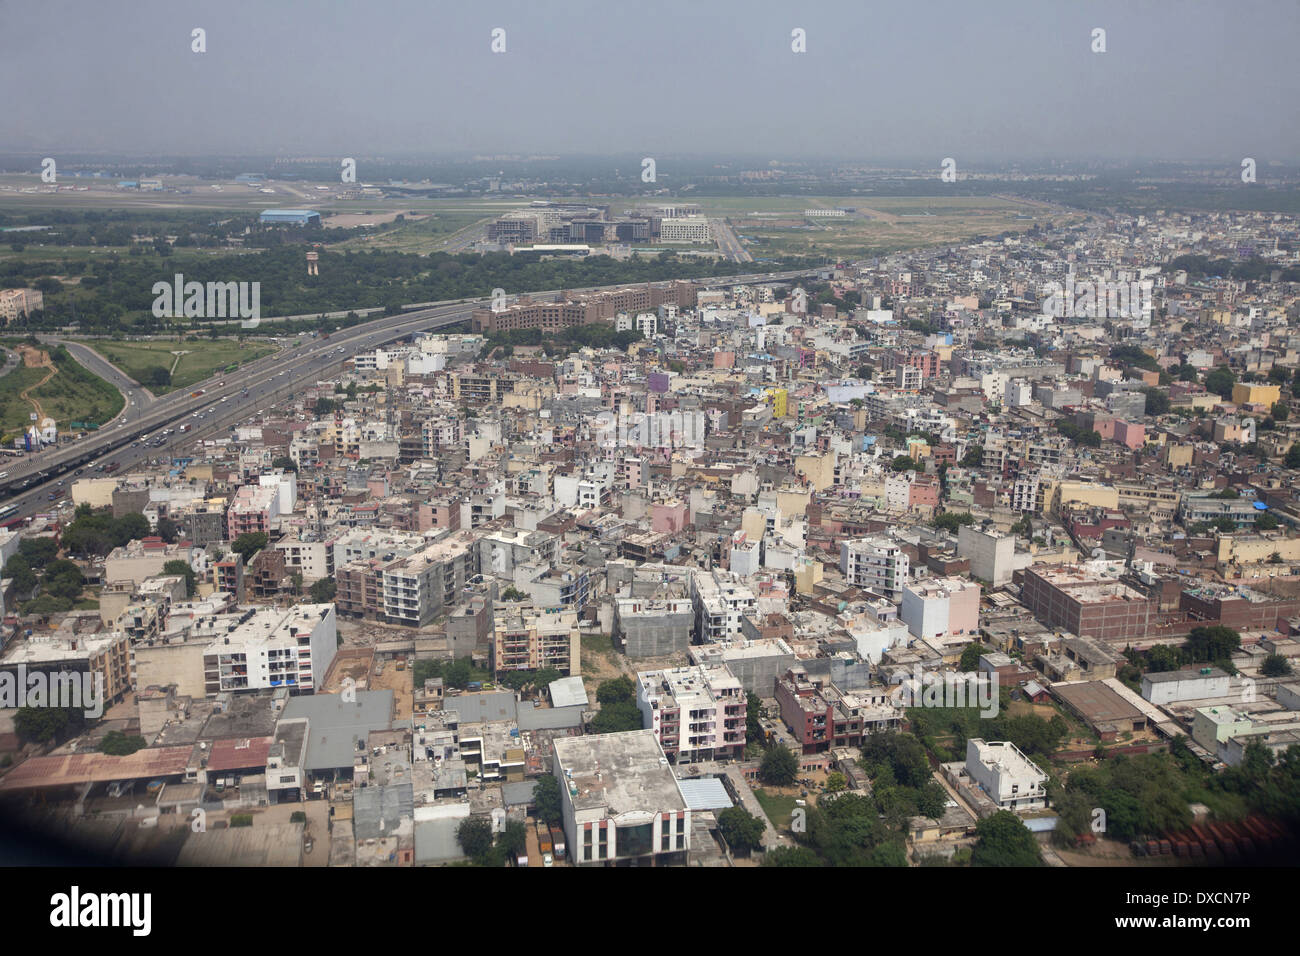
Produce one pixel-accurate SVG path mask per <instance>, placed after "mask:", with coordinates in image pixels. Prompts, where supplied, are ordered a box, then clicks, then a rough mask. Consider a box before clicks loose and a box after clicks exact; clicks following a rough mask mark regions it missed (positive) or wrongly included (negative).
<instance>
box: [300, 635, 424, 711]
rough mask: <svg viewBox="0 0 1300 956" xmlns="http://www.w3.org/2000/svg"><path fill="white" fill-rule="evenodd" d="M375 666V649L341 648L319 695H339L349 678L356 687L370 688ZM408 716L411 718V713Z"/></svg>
mask: <svg viewBox="0 0 1300 956" xmlns="http://www.w3.org/2000/svg"><path fill="white" fill-rule="evenodd" d="M374 665H375V649H374V648H373V647H344V648H340V649H339V651H338V653H337V654H335V655H334V660H333V661H331V662H330V669H329V671H328V673H326V675H325V681H324V683H323V685H322V687H321V689H320V691H319V693H322V694H337V693H338V692H339V691H341V690H342V689H343V681H344V679H345V678H349V677H350V678H351V679H352V681H353V683H354V685H355V686H356V687H359V688H367V687H370V686H371V685H370V671H371V669H372V668H373V667H374ZM407 683H410V681H407ZM407 716H410V715H409V713H408V715H407Z"/></svg>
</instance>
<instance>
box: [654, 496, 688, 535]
mask: <svg viewBox="0 0 1300 956" xmlns="http://www.w3.org/2000/svg"><path fill="white" fill-rule="evenodd" d="M689 520H690V519H689V517H688V515H687V506H686V502H684V501H657V502H655V503H654V504H653V505H651V506H650V527H651V530H653V531H655V532H656V533H663V534H672V533H673V532H675V531H681V530H682V529H683V528H684V527H686V525H687V524H688V523H689Z"/></svg>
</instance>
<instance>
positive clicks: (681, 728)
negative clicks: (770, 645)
mask: <svg viewBox="0 0 1300 956" xmlns="http://www.w3.org/2000/svg"><path fill="white" fill-rule="evenodd" d="M636 681H637V688H636V705H637V707H638V708H640V710H641V724H642V726H643V727H646V728H648V729H650V730H652V731H654V734H655V739H656V740H658V741H659V745H660V746H661V747H663V749H664V753H665V754H667V755H668V759H669V760H672V761H674V762H677V763H689V762H691V761H694V760H730V759H737V760H738V759H740V757H741V756H743V754H744V750H745V722H746V703H747V699H746V696H745V689H744V687H742V686H741V683H740V681H739V680H737V679H736V678H735V677H733V676H732V674H731V672H730V671H729V670H727V668H726V665H724V664H705V665H699V666H694V667H675V668H672V669H669V670H661V671H640V672H638V673H637V675H636Z"/></svg>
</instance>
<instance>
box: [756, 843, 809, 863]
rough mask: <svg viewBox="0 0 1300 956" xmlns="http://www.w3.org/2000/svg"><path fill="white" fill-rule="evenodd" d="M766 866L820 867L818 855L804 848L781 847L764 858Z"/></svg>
mask: <svg viewBox="0 0 1300 956" xmlns="http://www.w3.org/2000/svg"><path fill="white" fill-rule="evenodd" d="M763 865H764V866H796V867H820V866H822V861H821V859H820V858H818V856H817V854H816V853H814V852H813V851H812V850H810V849H808V848H807V847H803V846H779V847H777V848H776V849H774V850H771V851H770V852H768V853H767V854H766V855H764V857H763Z"/></svg>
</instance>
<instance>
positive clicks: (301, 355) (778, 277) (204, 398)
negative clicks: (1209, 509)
mask: <svg viewBox="0 0 1300 956" xmlns="http://www.w3.org/2000/svg"><path fill="white" fill-rule="evenodd" d="M820 271H822V270H821V269H808V270H800V271H794V272H782V273H758V274H753V275H744V276H722V277H714V278H710V279H697V280H695V281H696V282H697V283H699V284H701V285H705V286H708V285H712V286H719V285H726V286H730V285H737V284H742V283H757V282H779V281H786V280H788V279H792V278H795V277H797V276H806V275H812V274H815V273H817V272H820ZM633 284H634V283H627V282H621V283H618V284H616V285H611V286H603V287H594V288H588V289H575V290H572V291H573V292H576V293H584V292H600V291H605V290H611V289H623V288H627V287H628V286H629V285H633ZM559 294H560V293H559V290H553V291H549V292H538V293H532V298H533V300H534V301H541V302H550V301H554V300H555V299H556V298H557V297H558V296H559ZM488 305H489V301H488V300H486V299H482V300H458V301H455V302H447V303H443V304H440V305H436V306H433V307H431V308H427V309H419V310H417V311H414V312H407V313H404V314H401V315H393V316H385V317H383V318H380V319H375V320H372V321H370V322H366V323H363V324H360V325H356V326H353V327H352V328H350V329H340V330H338V331H337V332H334V333H332V334H331V335H330V337H329V338H310V339H308V338H305V337H304V338H303V341H302V344H300V345H296V346H294V347H292V348H289V349H283V350H281V351H279V352H277V353H274V354H272V355H266V356H263V357H262V358H259V359H256V360H254V361H252V362H249V363H248V364H246V365H241V366H240V367H239V368H238V369H237V370H236V371H234V372H230V373H218V374H217V375H214V376H212V377H211V378H209V379H207V380H206V381H204V382H200V383H198V384H196V385H193V386H191V387H190V388H189V389H188V390H185V391H183V392H179V393H177V392H174V393H170V394H168V395H166V396H164V397H162V398H158V399H154V400H152V401H146V402H143V403H141V404H137V405H132V404H131V402H132V397H131V396H132V395H137V399H136V400H137V402H138V401H139V397H138V393H142V392H143V391H144V390H143V389H140V388H139V387H138V386H137V385H136V384H135V383H134V382H131V381H130V380H129V379H126V377H125V376H123V375H122V374H121V373H120V372H117V371H116V370H115V369H114V374H112V375H111V376H110V375H105V377H106V378H109V380H110V381H112V382H113V383H114V384H118V385H123V386H125V387H126V388H127V389H128V398H127V402H128V405H127V410H126V414H125V415H123V416H119V418H118V419H116V420H115V421H114V422H110V423H109V424H107V425H106V426H105V427H104V428H102V429H100V430H99V431H97V432H91V433H90V434H88V435H87V436H86V437H85V438H82V439H79V440H77V441H75V442H72V443H70V444H66V445H59V446H57V447H51V448H48V449H45V450H43V451H41V452H39V453H38V454H35V455H30V456H28V457H27V458H25V459H22V460H19V459H17V458H3V459H0V471H7V473H8V474H7V477H6V478H5V479H4V481H3V482H0V495H3V503H4V504H5V505H9V504H13V505H17V507H18V515H21V516H28V515H32V514H37V513H45V512H49V511H53V510H54V509H55V507H56V505H55V503H54V500H53V499H52V497H51V496H52V495H57V494H60V493H61V492H65V491H66V490H67V488H68V485H69V484H70V483H71V481H72V480H73V479H75V478H77V477H90V476H92V475H94V474H96V473H99V472H102V468H101V467H100V466H106V465H110V464H116V465H118V469H117V471H118V472H124V471H127V470H129V469H130V468H131V467H132V466H135V465H138V464H141V463H143V462H150V461H162V460H167V459H170V457H172V454H173V451H175V450H176V446H178V445H190V444H191V443H193V442H194V441H196V440H198V439H201V438H203V437H212V435H214V434H227V433H228V431H229V428H230V426H231V425H233V424H234V423H236V422H238V421H241V420H244V419H247V418H249V417H250V416H251V415H253V414H254V413H256V412H258V411H260V410H262V409H266V408H268V407H271V406H273V405H275V404H276V403H278V402H282V401H285V400H286V399H288V398H290V397H292V396H293V395H294V394H295V393H296V392H298V391H300V390H301V389H302V387H304V386H306V385H309V384H314V383H315V382H317V381H320V380H322V379H328V378H330V377H332V376H331V374H330V373H332V372H334V370H335V369H337V368H339V367H340V366H342V365H343V363H344V362H346V361H347V360H349V359H351V358H352V357H353V356H355V355H356V354H357V353H359V352H364V351H367V350H369V349H374V348H378V347H379V346H381V345H386V344H388V343H390V342H394V341H396V340H398V339H402V338H405V337H407V336H409V335H413V334H415V333H418V332H426V331H431V330H436V329H440V328H446V327H448V326H452V325H456V324H458V323H461V322H466V321H468V320H469V317H470V313H471V312H472V311H473V310H474V309H477V308H486V307H487V306H488ZM72 348H73V346H72V345H69V349H70V350H71V349H72ZM78 348H80V349H81V350H82V352H84V353H90V355H93V353H91V352H90V350H89V349H85V347H84V346H78ZM74 355H76V357H77V359H78V360H79V361H81V360H83V354H82V353H81V352H74ZM84 360H85V361H86V363H87V364H88V365H90V366H91V368H92V370H93V371H95V372H96V373H97V374H101V375H102V374H104V373H103V372H102V371H101V370H100V367H101V366H102V365H104V364H107V363H105V362H104V360H103V359H102V358H99V357H98V356H94V357H93V358H92V357H85V358H84ZM110 368H111V366H110ZM195 392H201V394H197V395H196V394H194V393H195ZM184 424H188V425H190V426H191V427H190V430H189V431H188V432H184V433H181V432H180V431H179V429H180V426H181V425H184ZM61 500H66V495H64V496H63V497H62V499H61Z"/></svg>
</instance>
